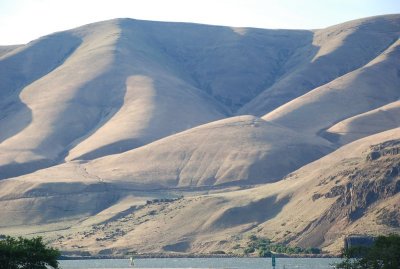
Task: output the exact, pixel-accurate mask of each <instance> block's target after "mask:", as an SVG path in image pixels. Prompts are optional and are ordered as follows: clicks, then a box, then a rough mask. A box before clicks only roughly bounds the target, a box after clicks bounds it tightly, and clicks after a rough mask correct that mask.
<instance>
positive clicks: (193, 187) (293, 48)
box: [0, 14, 400, 254]
mask: <svg viewBox="0 0 400 269" xmlns="http://www.w3.org/2000/svg"><path fill="white" fill-rule="evenodd" d="M399 34H400V15H398V14H395V15H386V16H377V17H371V18H364V19H360V20H355V21H351V22H346V23H343V24H339V25H335V26H332V27H328V28H326V29H320V30H313V31H311V30H267V29H252V28H232V27H220V26H209V25H199V24H185V23H165V22H150V21H139V20H132V19H115V20H110V21H105V22H99V23H94V24H89V25H85V26H82V27H79V28H76V29H72V30H68V31H63V32H58V33H54V34H51V35H48V36H45V37H42V38H40V39H38V40H35V41H32V42H30V43H28V44H26V45H18V46H1V47H0V179H1V180H0V205H1V207H2V212H1V213H0V217H1V218H0V233H5V234H9V233H10V234H23V235H26V234H30V235H31V234H40V235H44V236H45V237H46V238H48V239H49V240H51V242H52V244H54V245H55V246H59V247H61V248H62V249H64V250H68V251H75V252H79V251H82V250H87V251H89V252H91V253H102V254H115V253H119V254H121V253H125V252H126V251H132V250H135V251H140V252H147V251H148V252H160V251H161V252H169V251H173V252H197V253H198V252H202V253H208V252H210V251H216V250H221V249H223V250H226V251H228V252H233V253H239V252H240V253H241V251H243V248H244V247H245V246H246V240H247V239H246V238H247V237H246V236H248V235H250V234H256V235H258V236H262V237H268V238H270V239H272V240H274V241H276V242H282V243H289V244H293V245H299V246H304V247H308V246H318V247H322V248H324V249H325V250H327V251H333V252H335V251H337V250H338V249H339V247H340V246H339V245H340V242H341V238H342V237H343V235H345V234H350V233H353V232H354V233H372V234H378V233H387V232H400V230H399V229H400V228H399V214H398V212H399V208H398V204H399V197H398V195H399V194H398V193H399V190H400V189H399V188H398V186H399V182H400V181H399V180H400V179H399V173H400V172H399V169H400V168H399V162H400V155H399V150H400V149H399V140H400V137H399V134H400V130H399V127H400V122H399V119H400V112H399V99H400V50H399V49H400V43H399V39H398V37H399ZM244 114H246V115H244ZM182 195H183V196H184V197H183V198H182ZM177 227H178V228H177ZM338 230H339V231H341V233H337V232H335V231H338ZM102 251H103V252H102Z"/></svg>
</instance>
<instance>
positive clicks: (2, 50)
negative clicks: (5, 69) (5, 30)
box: [0, 45, 22, 58]
mask: <svg viewBox="0 0 400 269" xmlns="http://www.w3.org/2000/svg"><path fill="white" fill-rule="evenodd" d="M21 46H22V45H9V46H0V58H1V57H3V56H4V55H6V54H8V53H10V52H11V51H13V50H15V49H17V48H19V47H21Z"/></svg>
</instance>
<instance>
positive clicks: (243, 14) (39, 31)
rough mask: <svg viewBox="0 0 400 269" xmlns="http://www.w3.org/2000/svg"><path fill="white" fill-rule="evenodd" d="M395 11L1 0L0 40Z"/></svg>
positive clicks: (371, 1)
mask: <svg viewBox="0 0 400 269" xmlns="http://www.w3.org/2000/svg"><path fill="white" fill-rule="evenodd" d="M390 13H400V0H111V1H109V0H0V45H8V44H19V43H27V42H29V41H31V40H33V39H35V38H38V37H40V36H43V35H47V34H50V33H53V32H56V31H61V30H66V29H70V28H74V27H77V26H81V25H83V24H87V23H91V22H96V21H101V20H107V19H113V18H126V17H129V18H135V19H145V20H158V21H182V22H198V23H206V24H217V25H229V26H248V27H260V28H290V29H315V28H323V27H326V26H330V25H333V24H337V23H341V22H345V21H348V20H352V19H356V18H361V17H368V16H373V15H381V14H390Z"/></svg>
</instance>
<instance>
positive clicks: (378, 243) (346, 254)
mask: <svg viewBox="0 0 400 269" xmlns="http://www.w3.org/2000/svg"><path fill="white" fill-rule="evenodd" d="M342 255H343V258H344V260H343V261H342V262H340V263H339V264H337V265H336V268H340V269H399V268H400V235H394V234H392V235H389V236H379V237H378V238H377V239H376V240H375V242H374V244H373V245H372V246H371V247H352V248H349V249H347V250H344V251H343V253H342Z"/></svg>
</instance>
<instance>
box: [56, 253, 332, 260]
mask: <svg viewBox="0 0 400 269" xmlns="http://www.w3.org/2000/svg"><path fill="white" fill-rule="evenodd" d="M132 256H133V257H134V258H135V259H153V258H260V257H258V256H250V255H249V256H246V255H234V254H194V253H140V254H132V255H71V254H68V253H64V254H63V255H61V257H60V260H94V259H129V258H130V257H132ZM275 257H277V258H338V257H339V256H337V255H331V254H327V253H323V254H292V255H289V254H284V253H277V254H275ZM266 258H268V257H266Z"/></svg>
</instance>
